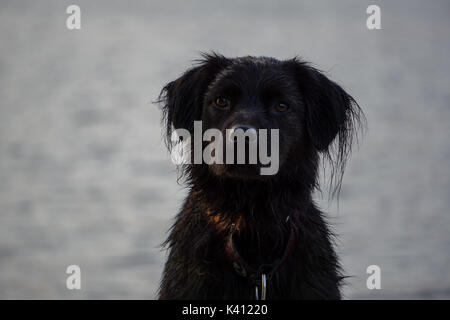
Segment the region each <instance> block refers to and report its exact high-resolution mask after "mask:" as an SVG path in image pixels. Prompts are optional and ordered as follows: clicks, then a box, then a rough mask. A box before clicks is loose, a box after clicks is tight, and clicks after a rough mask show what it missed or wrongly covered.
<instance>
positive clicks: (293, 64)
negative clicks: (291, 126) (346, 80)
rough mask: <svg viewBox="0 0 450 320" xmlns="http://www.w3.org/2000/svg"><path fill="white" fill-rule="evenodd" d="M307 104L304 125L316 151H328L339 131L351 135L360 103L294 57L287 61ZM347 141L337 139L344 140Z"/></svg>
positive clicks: (341, 133) (340, 133)
mask: <svg viewBox="0 0 450 320" xmlns="http://www.w3.org/2000/svg"><path fill="white" fill-rule="evenodd" d="M289 64H290V68H292V69H294V72H295V78H296V82H297V83H298V86H299V88H300V92H301V94H302V96H303V98H304V102H305V104H306V115H305V116H306V128H307V132H308V135H309V136H310V138H311V141H312V143H313V145H314V146H315V147H316V149H317V150H318V151H327V150H328V147H329V146H330V144H331V143H332V142H333V140H334V139H335V138H336V136H337V135H338V134H339V137H340V138H342V136H343V137H344V138H351V137H350V136H349V135H348V134H350V135H351V134H352V133H353V130H354V122H353V121H354V120H355V117H358V114H359V107H358V105H357V103H356V102H355V100H354V99H353V98H352V97H351V96H350V95H349V94H348V93H347V92H345V91H344V90H343V89H342V88H341V87H340V86H339V85H338V84H336V83H335V82H333V81H331V80H330V79H328V78H327V77H326V76H325V75H323V74H322V73H321V72H320V71H318V70H317V69H315V68H313V67H311V66H309V65H308V64H306V63H304V62H300V61H297V60H296V59H294V60H291V61H289ZM347 142H349V141H340V143H347Z"/></svg>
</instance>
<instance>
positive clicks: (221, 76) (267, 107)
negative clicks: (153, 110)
mask: <svg viewBox="0 0 450 320" xmlns="http://www.w3.org/2000/svg"><path fill="white" fill-rule="evenodd" d="M217 96H227V97H228V98H229V99H230V101H231V105H232V107H230V109H228V110H217V108H214V106H213V104H214V99H215V98H217ZM280 101H283V102H284V103H287V104H288V105H289V107H290V108H289V110H288V111H286V112H285V113H278V112H276V111H274V109H273V104H274V103H277V102H280ZM160 103H161V104H162V108H163V114H164V118H163V119H164V125H165V129H166V132H165V133H166V137H167V141H168V146H169V148H170V147H171V146H172V144H171V142H170V136H171V133H172V130H173V129H174V128H175V129H176V128H186V129H188V130H190V131H191V132H192V130H193V121H194V120H202V121H203V123H204V128H203V129H204V130H205V129H207V128H212V127H215V128H219V129H221V130H224V129H225V128H229V127H230V126H231V125H232V124H236V123H242V122H245V123H250V124H251V125H254V126H256V127H257V128H278V129H279V130H280V168H279V171H278V173H277V174H276V175H274V176H264V177H261V176H259V177H255V176H253V175H252V174H250V173H249V174H248V175H246V174H245V172H244V173H242V172H240V173H238V174H232V172H231V171H230V172H228V171H227V170H228V168H226V167H221V168H212V167H208V165H206V164H201V165H186V166H185V167H183V169H182V170H183V174H184V177H185V180H186V183H187V185H188V186H189V194H188V196H187V198H186V200H185V202H184V204H183V207H182V209H181V212H180V213H179V214H178V216H177V218H176V222H175V224H174V225H173V227H172V229H171V232H170V236H169V238H168V239H167V241H166V246H167V247H168V249H169V250H170V253H169V258H168V260H167V263H166V265H165V269H164V273H163V277H162V281H161V285H160V290H159V297H160V298H161V299H253V298H254V287H253V286H252V285H249V283H248V281H247V280H246V279H245V278H242V277H240V276H239V275H237V274H236V273H235V271H234V270H233V268H231V266H230V265H229V263H228V262H227V261H226V259H225V254H224V246H225V243H226V239H227V237H228V235H229V234H230V232H232V231H233V230H234V232H235V239H236V246H237V248H238V250H239V253H240V254H241V255H242V256H243V258H244V259H245V260H246V261H247V262H248V263H250V264H252V265H254V266H258V265H260V264H263V263H272V262H273V261H275V260H276V259H279V258H280V257H281V255H282V254H283V252H284V249H285V247H286V244H287V241H288V238H289V235H290V229H289V224H288V223H286V218H287V216H288V215H289V216H291V217H293V219H294V221H295V224H296V226H297V232H296V245H295V249H294V252H293V253H292V255H291V256H290V257H289V259H288V260H287V262H286V264H285V265H284V266H283V267H282V268H281V269H280V270H279V271H278V272H277V273H276V274H275V276H274V277H273V278H272V279H271V280H270V281H269V283H268V291H267V298H269V299H340V298H341V293H340V284H341V281H342V279H343V276H342V273H341V269H340V265H339V262H338V259H337V256H336V254H335V251H334V249H333V243H332V242H333V241H332V238H333V236H332V233H331V232H330V229H329V227H328V225H327V223H326V221H325V219H324V216H323V213H322V212H321V211H320V210H319V209H318V208H317V207H316V205H315V204H314V202H313V200H312V193H313V191H314V190H315V189H317V188H319V185H318V169H319V164H320V163H321V160H322V159H325V160H329V163H330V165H331V168H332V171H331V172H332V175H333V177H332V179H331V180H332V181H334V184H333V187H332V188H333V190H335V191H336V190H337V191H338V190H339V187H340V182H341V179H342V174H343V172H344V167H345V162H346V159H347V157H348V155H349V153H350V149H351V145H352V142H353V141H352V140H353V138H354V137H355V134H356V132H357V130H358V129H359V128H360V124H361V121H362V120H363V115H362V113H361V111H360V109H359V107H358V105H357V104H356V102H355V101H354V100H353V98H352V97H351V96H350V95H349V94H347V93H346V92H345V91H344V90H343V89H342V88H341V87H340V86H339V85H337V84H336V83H334V82H332V81H331V80H329V79H328V78H327V77H326V76H325V75H323V74H322V73H321V72H320V71H318V70H317V69H315V68H313V67H311V66H310V65H309V64H307V63H305V62H302V61H300V60H299V59H297V58H295V59H291V60H284V61H279V60H276V59H273V58H267V57H242V58H225V57H223V56H220V55H217V54H210V55H204V57H203V59H202V60H200V61H198V64H197V65H196V66H194V67H193V68H191V69H190V70H188V71H187V72H185V73H184V74H183V75H182V76H181V77H180V78H178V79H177V80H175V81H172V82H170V83H168V84H167V85H166V86H165V87H164V89H163V90H162V92H161V95H160ZM242 111H245V112H242Z"/></svg>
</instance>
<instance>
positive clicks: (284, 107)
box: [275, 102, 289, 112]
mask: <svg viewBox="0 0 450 320" xmlns="http://www.w3.org/2000/svg"><path fill="white" fill-rule="evenodd" d="M275 109H277V111H278V112H284V111H286V110H287V109H289V107H288V106H287V104H285V103H282V102H280V103H277V104H276V105H275Z"/></svg>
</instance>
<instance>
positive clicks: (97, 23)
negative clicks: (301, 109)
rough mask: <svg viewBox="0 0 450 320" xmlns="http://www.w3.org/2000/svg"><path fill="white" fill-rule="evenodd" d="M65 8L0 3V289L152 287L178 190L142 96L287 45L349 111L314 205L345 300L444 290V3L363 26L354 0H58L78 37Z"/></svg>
mask: <svg viewBox="0 0 450 320" xmlns="http://www.w3.org/2000/svg"><path fill="white" fill-rule="evenodd" d="M70 4H72V2H70V1H5V0H2V1H1V3H0V298H3V299H10V298H31V299H38V298H40V299H55V298H64V299H78V298H94V299H95V298H106V299H110V298H125V299H128V298H137V299H153V298H155V297H156V289H157V286H158V282H159V279H160V275H161V272H162V268H163V263H164V261H165V258H166V255H165V253H164V252H162V251H161V250H160V249H159V244H160V243H161V242H162V241H163V240H164V239H165V237H166V235H167V230H168V228H169V227H170V225H171V223H172V222H173V217H174V215H175V214H176V212H177V210H178V208H179V207H180V205H181V201H182V199H183V198H184V196H185V192H186V191H185V190H184V189H183V187H182V186H180V185H178V184H177V183H176V170H175V167H174V166H173V165H172V164H171V162H170V160H169V156H168V154H167V152H166V150H165V148H164V145H163V143H162V141H161V131H160V123H159V119H160V112H159V110H158V108H157V107H156V106H155V105H153V104H152V101H154V100H155V99H156V97H157V95H158V93H159V90H160V89H161V88H162V86H163V85H164V83H166V82H167V81H170V80H173V79H174V78H176V77H177V76H178V75H179V74H180V73H181V72H182V71H183V70H184V69H185V68H186V67H188V66H189V65H190V64H191V63H192V60H193V59H196V58H198V57H199V52H200V51H210V50H215V51H218V52H220V53H223V54H225V55H229V56H239V55H268V56H275V57H278V58H290V57H293V56H295V55H300V56H301V57H303V58H305V59H306V60H309V61H312V62H313V63H314V64H315V66H317V67H319V68H321V69H322V70H325V71H326V72H327V74H328V75H329V76H330V77H331V78H332V79H334V80H336V81H337V82H339V83H341V84H342V85H343V86H344V88H345V89H346V90H348V91H349V92H350V93H351V94H352V95H353V96H354V97H355V99H356V100H357V101H358V102H359V103H360V105H361V107H362V108H363V110H364V111H365V113H366V116H367V120H368V125H369V130H368V132H367V134H366V135H365V137H364V139H363V142H362V143H361V146H360V148H359V149H358V150H355V152H354V154H353V157H352V159H351V161H350V163H349V165H348V169H347V172H346V175H345V177H344V184H343V187H342V192H341V197H340V202H339V207H338V206H337V205H336V202H332V203H331V204H330V203H329V202H328V201H327V200H326V199H321V198H320V197H319V198H318V201H319V202H320V204H321V206H322V208H324V210H326V211H327V212H328V217H329V220H330V222H331V223H332V224H333V226H334V229H335V231H336V233H338V234H339V235H340V236H339V242H338V243H337V245H338V251H339V254H340V257H341V259H342V264H343V266H344V268H345V270H346V274H348V275H350V276H351V277H350V278H349V279H348V280H347V282H348V285H347V286H346V287H345V288H344V293H345V296H346V298H349V299H358V298H368V299H380V298H387V299H391V298H402V299H403V298H413V299H415V298H450V272H449V265H450V249H449V248H450V233H449V227H450V215H449V208H450V197H449V195H450V166H449V164H450V161H449V158H450V139H449V138H450V134H449V133H450V130H449V123H450V106H449V101H450V93H449V88H450V81H449V80H450V79H449V77H450V72H449V71H450V62H449V56H450V50H449V49H450V41H449V36H448V34H449V33H448V32H449V29H450V20H449V19H448V16H449V14H450V4H449V2H448V1H428V2H425V1H406V0H403V1H389V2H388V1H377V4H379V5H380V7H381V10H382V11H381V12H382V16H381V18H382V30H373V31H370V30H368V29H367V28H366V18H367V14H366V8H367V6H368V5H369V4H372V3H371V2H369V1H339V2H338V1H310V2H306V1H293V0H292V1H278V2H276V1H256V0H254V1H246V2H244V3H241V1H226V2H225V1H193V2H189V3H188V1H166V2H153V1H145V2H144V1H131V2H130V3H125V1H76V4H78V5H79V6H80V7H81V11H82V28H81V30H78V31H70V30H68V29H67V28H66V26H65V20H66V17H67V14H66V13H65V10H66V7H67V6H68V5H70ZM71 264H76V265H79V266H80V267H81V271H82V289H81V290H68V289H66V285H65V284H66V277H67V274H66V273H65V271H66V268H67V266H68V265H71ZM372 264H376V265H378V266H380V268H381V276H382V277H381V286H382V288H381V290H368V289H367V288H366V278H367V276H368V275H367V274H366V268H367V266H369V265H372Z"/></svg>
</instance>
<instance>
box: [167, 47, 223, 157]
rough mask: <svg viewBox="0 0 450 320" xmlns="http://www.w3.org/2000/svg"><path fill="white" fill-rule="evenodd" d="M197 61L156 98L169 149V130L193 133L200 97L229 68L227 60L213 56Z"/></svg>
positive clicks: (205, 55)
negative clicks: (161, 111) (163, 121)
mask: <svg viewBox="0 0 450 320" xmlns="http://www.w3.org/2000/svg"><path fill="white" fill-rule="evenodd" d="M198 62H199V63H198V64H197V65H196V66H195V67H193V68H191V69H189V70H187V71H186V72H185V73H184V74H183V75H182V76H180V77H179V78H178V79H176V80H174V81H171V82H169V83H168V84H167V85H166V86H165V87H164V88H163V89H162V91H161V93H160V95H159V99H158V102H160V103H162V110H163V118H164V120H165V127H166V141H167V142H168V146H169V148H170V146H171V142H170V141H171V134H172V130H173V129H179V128H182V129H187V130H188V131H189V132H190V133H191V134H192V133H193V130H194V121H195V120H201V116H202V106H203V98H204V95H205V92H206V90H207V89H208V86H209V84H210V83H211V82H212V81H213V80H214V79H215V77H216V75H217V74H218V73H219V72H220V71H221V70H223V69H224V68H225V67H227V66H228V65H229V60H228V59H227V58H225V57H223V56H221V55H218V54H215V53H212V54H203V59H202V60H199V61H198Z"/></svg>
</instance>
